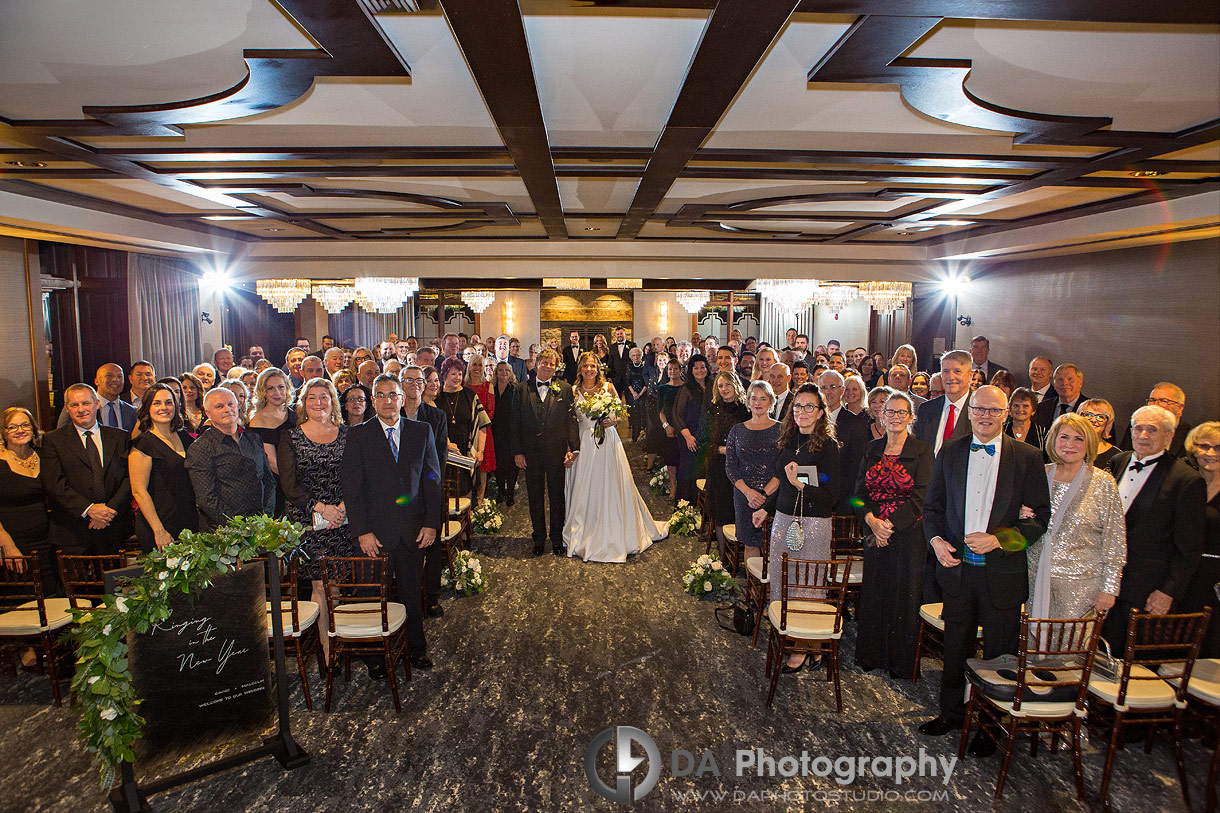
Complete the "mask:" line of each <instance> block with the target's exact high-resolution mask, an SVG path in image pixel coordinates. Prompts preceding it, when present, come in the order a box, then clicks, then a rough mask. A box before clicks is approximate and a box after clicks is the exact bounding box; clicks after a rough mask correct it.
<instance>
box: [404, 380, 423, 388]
mask: <svg viewBox="0 0 1220 813" xmlns="http://www.w3.org/2000/svg"><path fill="white" fill-rule="evenodd" d="M402 383H403V384H405V385H407V386H408V387H422V386H423V385H424V380H423V379H422V378H404V379H403V380H402Z"/></svg>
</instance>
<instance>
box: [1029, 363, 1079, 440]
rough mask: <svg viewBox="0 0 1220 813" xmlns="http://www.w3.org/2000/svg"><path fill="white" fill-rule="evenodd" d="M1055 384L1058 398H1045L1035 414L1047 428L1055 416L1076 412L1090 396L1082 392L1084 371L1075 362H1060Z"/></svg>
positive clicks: (1037, 420) (1056, 370) (1036, 420)
mask: <svg viewBox="0 0 1220 813" xmlns="http://www.w3.org/2000/svg"><path fill="white" fill-rule="evenodd" d="M1054 386H1055V395H1056V398H1055V399H1053V400H1052V399H1050V398H1045V399H1043V401H1042V403H1040V404H1038V412H1037V413H1036V414H1035V415H1034V421H1035V422H1036V423H1038V424H1040V425H1041V426H1043V427H1044V428H1046V429H1050V428H1051V424H1052V423H1054V422H1055V418H1058V417H1059V416H1060V415H1064V414H1066V413H1068V412H1075V411H1076V410H1077V409H1079V408H1080V405H1081V404H1083V403H1084V402H1085V401H1088V400H1089V396H1088V395H1085V394H1084V393H1083V392H1082V388H1083V387H1084V373H1083V372H1082V371H1081V369H1080V368H1079V367H1077V366H1076V365H1075V364H1060V365H1059V366H1058V367H1056V368H1055V379H1054Z"/></svg>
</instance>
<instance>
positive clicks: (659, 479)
mask: <svg viewBox="0 0 1220 813" xmlns="http://www.w3.org/2000/svg"><path fill="white" fill-rule="evenodd" d="M648 487H649V488H651V489H652V493H653V494H660V495H661V496H662V497H668V496H669V472H668V471H666V470H665V466H664V465H662V466H661V467H660V468H659V469H657V470H656V471H654V472H653V473H652V477H650V478H648Z"/></svg>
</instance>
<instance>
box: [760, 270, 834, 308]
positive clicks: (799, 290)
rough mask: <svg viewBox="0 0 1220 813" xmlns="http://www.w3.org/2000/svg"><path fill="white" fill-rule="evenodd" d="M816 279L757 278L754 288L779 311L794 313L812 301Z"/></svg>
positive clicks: (816, 286) (816, 289) (806, 306)
mask: <svg viewBox="0 0 1220 813" xmlns="http://www.w3.org/2000/svg"><path fill="white" fill-rule="evenodd" d="M820 284H821V283H819V282H818V281H817V280H816V279H757V280H754V289H755V290H756V291H758V294H759V296H761V297H763V298H765V299H767V301H768V302H770V303H771V304H772V305H773V306H774V307H775V308H777V309H778V310H779V311H780V312H781V313H784V314H790V315H796V314H799V313H800V312H801V311H803V310H805V309H806V308H808V307H809V306H810V305H812V304H813V302H814V296H815V295H816V293H817V291H818V286H819V285H820Z"/></svg>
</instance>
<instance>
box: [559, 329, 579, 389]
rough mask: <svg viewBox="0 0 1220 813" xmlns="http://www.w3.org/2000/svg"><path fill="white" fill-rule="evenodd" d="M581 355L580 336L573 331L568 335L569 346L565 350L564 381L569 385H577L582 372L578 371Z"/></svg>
mask: <svg viewBox="0 0 1220 813" xmlns="http://www.w3.org/2000/svg"><path fill="white" fill-rule="evenodd" d="M580 354H581V349H580V334H579V333H578V332H576V331H575V330H573V331H572V332H571V333H569V334H568V346H567V347H565V348H564V349H563V380H564V381H566V382H568V383H569V384H575V383H576V377H577V376H578V375H580V370H578V369H576V367H577V362H578V361H579V360H580Z"/></svg>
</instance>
